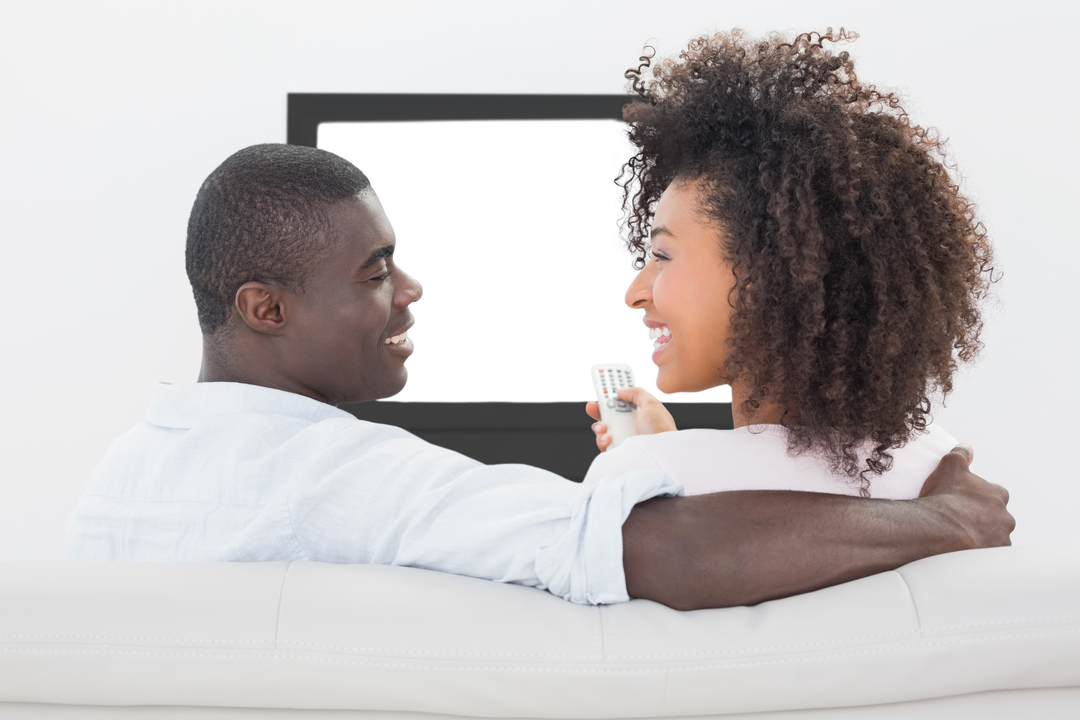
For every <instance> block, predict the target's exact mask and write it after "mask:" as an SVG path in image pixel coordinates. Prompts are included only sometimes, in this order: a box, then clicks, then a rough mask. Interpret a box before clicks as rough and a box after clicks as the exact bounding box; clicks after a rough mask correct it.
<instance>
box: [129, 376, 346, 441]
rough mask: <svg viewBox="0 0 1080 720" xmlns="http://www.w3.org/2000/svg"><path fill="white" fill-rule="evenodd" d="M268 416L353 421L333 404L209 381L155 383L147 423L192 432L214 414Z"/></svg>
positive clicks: (310, 420) (269, 390) (263, 388)
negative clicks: (260, 414)
mask: <svg viewBox="0 0 1080 720" xmlns="http://www.w3.org/2000/svg"><path fill="white" fill-rule="evenodd" d="M238 413H268V414H272V415H284V416H286V417H295V418H299V419H302V420H307V421H309V422H321V421H323V420H330V419H333V418H352V417H353V416H352V415H351V414H349V413H347V412H345V411H344V410H338V409H337V408H336V407H334V406H333V405H327V404H326V403H322V402H319V401H318V400H312V399H311V398H309V397H304V396H303V395H297V394H296V393H291V392H285V391H284V390H274V389H273V388H268V387H262V386H261V385H246V384H244V383H232V382H208V383H195V384H191V385H170V384H168V383H163V382H159V383H154V387H153V389H152V390H151V393H150V409H149V410H148V411H147V413H146V421H147V422H148V423H150V424H152V425H158V426H160V427H168V428H178V429H183V430H186V429H190V428H192V427H194V426H195V425H196V424H197V423H199V422H200V421H203V420H207V419H209V418H211V417H213V416H215V415H233V414H238Z"/></svg>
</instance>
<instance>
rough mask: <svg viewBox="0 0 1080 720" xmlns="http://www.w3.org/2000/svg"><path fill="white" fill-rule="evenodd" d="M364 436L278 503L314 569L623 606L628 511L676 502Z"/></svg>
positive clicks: (329, 452) (347, 436) (302, 476)
mask: <svg viewBox="0 0 1080 720" xmlns="http://www.w3.org/2000/svg"><path fill="white" fill-rule="evenodd" d="M370 427H372V426H370V425H369V431H368V432H367V433H366V434H364V433H361V434H357V432H355V431H352V430H350V431H346V432H342V433H340V434H339V435H338V436H337V437H336V438H335V439H334V441H333V442H332V443H331V446H330V447H328V448H327V449H326V450H325V451H324V452H321V453H319V454H318V456H317V457H315V458H314V459H313V462H312V463H311V464H310V465H309V466H308V467H306V468H304V471H303V473H299V474H298V477H297V479H296V481H295V482H294V483H292V486H291V488H290V490H289V492H288V493H287V497H286V498H285V500H284V502H286V503H287V513H288V518H289V522H290V524H291V527H292V532H293V533H294V534H295V536H296V539H297V542H298V543H299V545H300V547H302V548H303V552H304V554H305V555H306V556H307V557H308V558H309V559H311V560H316V561H321V562H334V563H378V564H384V565H404V566H409V567H418V568H427V569H431V570H439V571H443V572H450V573H455V574H458V575H468V576H472V577H478V578H486V579H489V580H495V581H498V582H512V583H519V584H522V585H529V586H533V587H538V588H542V589H546V590H549V591H550V592H552V593H553V594H555V595H558V596H559V597H562V598H564V599H566V600H570V601H572V602H576V603H588V604H600V603H614V602H622V601H625V600H627V599H628V596H627V593H626V577H625V574H624V572H623V564H622V524H623V522H624V521H625V520H626V518H627V516H628V515H629V514H630V510H631V509H632V508H633V506H634V505H635V504H637V503H639V502H641V501H643V500H647V499H649V498H652V497H656V496H658V495H674V494H678V493H679V487H678V486H677V485H674V484H673V483H672V482H671V481H670V480H669V479H668V478H667V477H666V476H665V475H664V474H663V473H662V472H659V471H656V470H653V471H636V472H629V473H626V474H624V475H622V476H620V477H617V478H611V479H609V480H608V481H606V482H604V483H602V484H600V485H584V484H578V483H574V482H571V481H569V480H566V479H564V478H562V477H559V476H558V475H555V474H553V473H549V472H547V471H545V470H541V469H539V468H534V467H531V466H528V465H484V464H482V463H479V462H476V461H475V460H472V459H470V458H467V457H465V456H463V455H460V454H458V453H455V452H452V451H450V450H446V449H444V448H440V447H437V446H435V445H431V444H429V443H427V442H424V441H423V440H420V439H419V438H417V437H415V436H413V435H411V434H409V433H406V432H404V431H402V430H399V429H397V428H387V432H386V433H384V434H383V436H382V437H377V438H375V439H372V437H370V434H371V431H370ZM373 427H375V428H381V427H384V426H373ZM389 431H394V432H389ZM378 432H379V431H376V435H378ZM271 514H272V513H271Z"/></svg>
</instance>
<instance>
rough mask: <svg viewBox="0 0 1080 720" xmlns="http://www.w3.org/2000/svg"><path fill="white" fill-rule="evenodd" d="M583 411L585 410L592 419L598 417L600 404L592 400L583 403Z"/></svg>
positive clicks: (597, 418)
mask: <svg viewBox="0 0 1080 720" xmlns="http://www.w3.org/2000/svg"><path fill="white" fill-rule="evenodd" d="M585 412H587V413H588V414H589V417H591V418H592V419H593V420H599V419H600V406H599V405H597V404H596V403H594V402H587V403H585Z"/></svg>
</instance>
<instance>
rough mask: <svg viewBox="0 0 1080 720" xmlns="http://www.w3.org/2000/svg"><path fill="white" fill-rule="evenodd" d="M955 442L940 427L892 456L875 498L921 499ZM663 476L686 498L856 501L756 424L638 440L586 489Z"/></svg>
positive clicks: (782, 435) (592, 473)
mask: <svg viewBox="0 0 1080 720" xmlns="http://www.w3.org/2000/svg"><path fill="white" fill-rule="evenodd" d="M955 446H956V438H954V437H953V436H952V435H950V434H949V433H947V432H945V431H944V430H942V429H941V428H940V427H938V426H937V425H931V426H930V427H929V429H928V431H927V432H926V433H925V434H923V435H919V436H917V437H915V438H913V439H912V440H911V441H909V442H908V444H907V445H905V446H904V447H902V448H898V449H894V450H891V451H890V453H891V454H892V456H893V465H892V469H891V470H889V471H888V472H886V473H884V474H883V475H881V476H878V477H876V478H871V480H870V495H871V497H876V498H889V499H907V498H915V497H918V496H919V491H920V490H921V489H922V485H923V482H924V481H925V480H926V478H927V477H928V476H929V475H930V473H931V472H933V470H934V468H936V467H937V465H938V463H939V462H940V461H941V458H942V456H943V455H945V454H946V453H947V452H949V451H950V450H952V449H953V447H955ZM631 468H634V469H638V470H645V469H650V470H660V471H662V472H664V473H666V474H667V475H669V476H670V477H671V478H673V479H674V480H675V481H676V482H678V483H682V485H683V487H684V488H685V490H686V494H687V495H700V494H703V493H711V492H720V491H723V490H805V491H808V492H823V493H833V494H837V495H858V494H859V488H860V487H861V486H860V484H859V479H858V478H856V479H855V480H852V479H850V478H847V477H836V476H834V475H832V474H830V472H829V469H828V467H827V465H826V464H825V463H824V462H822V461H821V460H820V459H819V458H818V457H816V456H814V455H813V454H810V453H804V454H803V455H801V456H798V457H791V456H789V455H788V452H787V431H786V430H785V429H784V428H783V427H781V426H780V425H752V426H747V427H741V428H736V429H735V430H679V431H676V432H667V433H660V434H658V435H638V436H636V437H632V438H628V439H627V440H624V441H623V442H622V444H620V445H619V447H617V448H615V449H614V450H608V451H607V452H605V453H602V454H601V455H599V456H598V457H597V458H596V460H594V461H593V464H592V465H591V466H590V467H589V472H588V474H587V475H586V476H585V484H594V483H597V482H599V481H600V480H602V479H604V478H608V477H615V476H617V475H621V474H622V473H624V472H626V471H627V470H629V469H631Z"/></svg>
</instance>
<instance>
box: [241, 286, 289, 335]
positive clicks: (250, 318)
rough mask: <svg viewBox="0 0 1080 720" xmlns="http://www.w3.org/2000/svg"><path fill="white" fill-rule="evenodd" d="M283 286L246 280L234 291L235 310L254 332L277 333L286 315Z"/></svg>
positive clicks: (283, 324) (282, 325)
mask: <svg viewBox="0 0 1080 720" xmlns="http://www.w3.org/2000/svg"><path fill="white" fill-rule="evenodd" d="M286 294H287V293H285V291H284V288H282V287H281V286H280V285H272V284H269V283H263V282H254V281H253V282H246V283H244V284H243V285H241V286H240V289H239V290H237V291H236V311H237V312H238V313H239V314H240V317H241V318H243V320H244V322H245V323H247V325H248V327H250V328H251V329H252V330H254V331H255V332H260V333H264V334H266V335H277V334H279V333H280V332H281V330H282V328H284V327H285V322H286V319H287V317H288V313H287V310H286V305H287V304H288V301H287V299H286V297H285V296H286Z"/></svg>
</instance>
